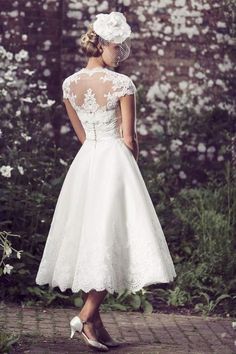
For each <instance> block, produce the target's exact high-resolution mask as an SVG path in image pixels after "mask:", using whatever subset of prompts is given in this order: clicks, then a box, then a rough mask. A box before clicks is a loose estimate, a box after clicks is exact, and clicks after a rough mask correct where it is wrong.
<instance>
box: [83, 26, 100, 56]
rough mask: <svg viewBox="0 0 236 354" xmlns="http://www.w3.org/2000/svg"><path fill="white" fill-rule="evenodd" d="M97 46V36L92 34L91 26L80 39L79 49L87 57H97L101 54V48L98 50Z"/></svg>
mask: <svg viewBox="0 0 236 354" xmlns="http://www.w3.org/2000/svg"><path fill="white" fill-rule="evenodd" d="M98 44H99V36H98V35H97V33H96V32H94V30H93V25H92V24H91V25H90V26H89V28H88V30H87V32H86V33H85V34H83V35H82V36H81V37H80V45H81V48H82V50H83V52H84V53H85V54H86V55H87V56H88V57H99V56H100V55H101V54H102V48H99V47H98Z"/></svg>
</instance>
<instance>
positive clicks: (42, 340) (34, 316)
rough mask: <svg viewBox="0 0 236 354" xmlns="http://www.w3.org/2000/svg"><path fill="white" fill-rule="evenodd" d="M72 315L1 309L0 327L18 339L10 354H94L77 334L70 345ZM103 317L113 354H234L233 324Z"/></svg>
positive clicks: (141, 316)
mask: <svg viewBox="0 0 236 354" xmlns="http://www.w3.org/2000/svg"><path fill="white" fill-rule="evenodd" d="M76 314H78V310H77V309H76V308H65V309H63V308H55V309H53V308H45V309H44V308H40V307H23V308H22V307H20V306H16V305H10V306H9V305H8V306H7V305H6V304H1V306H0V327H2V326H3V328H4V329H6V330H12V331H14V332H15V333H16V334H20V335H21V336H22V337H21V339H20V340H19V343H18V344H17V345H16V346H14V350H12V351H11V352H10V354H16V353H30V354H55V353H57V354H75V353H76V354H77V353H94V351H93V350H91V349H90V348H89V347H87V346H86V344H85V343H84V341H83V339H82V338H81V336H80V335H79V334H78V332H77V333H75V336H74V338H73V339H72V340H71V339H69V336H70V329H69V320H70V319H71V318H72V317H73V316H75V315H76ZM101 317H102V319H103V321H104V323H105V325H106V326H107V329H108V331H109V333H110V334H111V336H113V337H114V338H117V339H118V340H120V341H122V342H124V343H123V344H122V346H121V347H120V348H119V349H117V348H114V349H112V348H111V349H110V352H112V353H117V354H123V353H126V354H136V353H138V354H141V353H143V354H144V353H145V354H173V353H174V354H187V353H193V354H210V353H214V354H228V353H230V354H231V353H236V345H235V344H234V341H235V334H236V330H234V329H233V327H232V319H226V318H216V317H208V318H204V317H198V316H184V315H176V314H168V315H167V314H161V313H152V314H143V313H139V312H120V311H110V312H101Z"/></svg>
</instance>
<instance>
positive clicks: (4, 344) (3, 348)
mask: <svg viewBox="0 0 236 354" xmlns="http://www.w3.org/2000/svg"><path fill="white" fill-rule="evenodd" d="M19 339H20V336H17V335H14V334H10V333H8V332H6V331H5V330H4V328H0V353H2V354H6V353H10V350H11V349H12V345H13V344H14V343H16V342H17V341H18V340H19Z"/></svg>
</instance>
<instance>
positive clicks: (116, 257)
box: [36, 12, 176, 351]
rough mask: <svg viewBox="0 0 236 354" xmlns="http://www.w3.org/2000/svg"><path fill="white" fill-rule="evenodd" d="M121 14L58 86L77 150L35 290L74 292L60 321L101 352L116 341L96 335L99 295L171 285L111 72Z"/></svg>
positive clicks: (121, 33)
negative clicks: (68, 315)
mask: <svg viewBox="0 0 236 354" xmlns="http://www.w3.org/2000/svg"><path fill="white" fill-rule="evenodd" d="M130 35H131V30H130V26H129V25H128V24H127V22H126V19H125V17H124V15H123V14H122V13H119V12H111V13H110V14H99V15H97V16H96V20H95V21H94V23H93V24H92V25H91V26H90V28H89V29H88V31H87V33H86V34H85V35H83V36H82V37H81V45H82V48H83V50H84V52H85V53H86V55H87V56H88V57H89V59H88V62H87V66H86V67H85V68H83V69H81V70H79V71H78V72H76V73H74V74H72V75H70V76H69V77H67V78H66V79H65V80H64V82H63V86H62V87H63V98H64V103H65V106H66V110H67V113H68V116H69V119H70V121H71V124H72V126H73V128H74V130H75V132H76V134H77V136H78V139H79V140H80V141H81V143H82V146H81V148H80V150H79V152H78V153H77V155H76V156H75V158H74V160H73V162H72V164H71V166H70V168H69V170H68V172H67V175H66V178H65V180H64V183H63V186H62V189H61V192H60V195H59V197H58V201H57V205H56V208H55V212H54V215H53V220H52V223H51V227H50V231H49V235H48V238H47V242H46V245H45V249H44V253H43V256H42V259H41V263H40V266H39V270H38V274H37V277H36V283H37V284H39V285H43V284H49V285H50V286H51V287H55V286H58V287H59V288H60V289H61V291H65V289H67V288H70V289H71V290H72V292H78V291H79V290H82V294H83V299H84V306H83V308H82V309H81V311H80V313H79V314H78V316H75V317H73V318H72V320H71V321H70V327H71V338H72V337H73V335H74V333H75V331H78V332H80V333H82V334H83V338H84V340H85V342H86V343H87V344H88V345H89V346H91V347H93V348H96V349H98V350H101V351H107V350H109V347H113V346H117V345H119V344H120V343H119V342H117V341H114V340H113V339H112V338H111V337H110V335H109V333H108V332H107V330H106V329H105V327H104V325H103V323H102V319H101V317H100V315H99V306H100V304H101V303H102V301H103V300H104V297H105V296H106V294H107V293H108V292H109V293H111V294H112V293H114V292H115V291H116V292H122V291H123V290H125V289H128V290H130V292H135V291H138V290H140V289H142V288H143V287H144V286H147V285H150V284H154V283H166V282H171V281H173V279H174V277H175V276H176V273H175V269H174V265H173V262H172V259H171V256H170V253H169V249H168V246H167V243H166V240H165V236H164V234H163V231H162V228H161V225H160V222H159V220H158V217H157V215H156V212H155V209H154V206H153V204H152V201H151V198H150V196H149V193H148V191H147V188H146V185H145V183H144V180H143V178H142V175H141V172H140V170H139V167H138V164H137V160H138V152H139V148H138V140H137V131H136V100H135V92H136V87H135V85H134V83H133V81H132V80H131V79H130V78H129V77H128V76H127V75H124V74H121V73H117V72H115V71H113V70H111V69H109V67H110V68H115V67H116V66H117V65H118V64H119V62H120V61H122V60H125V59H126V58H127V57H128V55H129V52H130V38H129V37H130Z"/></svg>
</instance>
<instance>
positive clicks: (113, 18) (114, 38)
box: [93, 11, 131, 43]
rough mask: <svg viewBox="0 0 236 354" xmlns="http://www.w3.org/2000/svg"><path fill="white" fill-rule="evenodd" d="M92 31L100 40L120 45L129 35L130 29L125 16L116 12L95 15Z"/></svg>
mask: <svg viewBox="0 0 236 354" xmlns="http://www.w3.org/2000/svg"><path fill="white" fill-rule="evenodd" d="M93 30H94V31H95V32H96V33H97V34H98V35H99V36H100V37H101V38H103V39H105V40H107V41H109V42H113V43H122V42H123V41H125V40H126V39H127V38H128V37H129V36H130V34H131V28H130V26H129V25H128V23H127V22H126V18H125V16H124V15H123V14H122V13H121V12H117V11H112V12H111V13H109V14H98V15H96V20H95V21H94V22H93Z"/></svg>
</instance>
